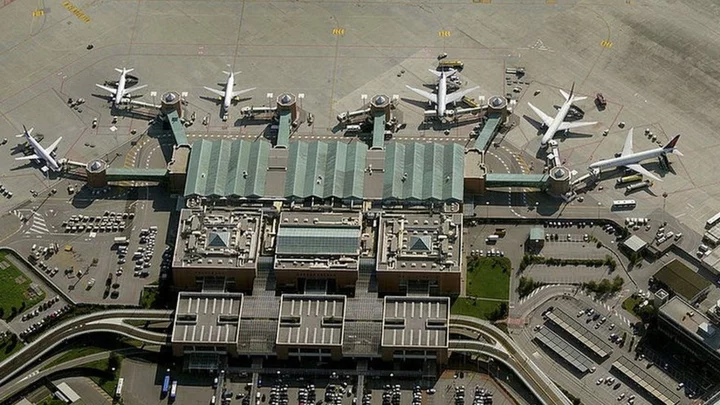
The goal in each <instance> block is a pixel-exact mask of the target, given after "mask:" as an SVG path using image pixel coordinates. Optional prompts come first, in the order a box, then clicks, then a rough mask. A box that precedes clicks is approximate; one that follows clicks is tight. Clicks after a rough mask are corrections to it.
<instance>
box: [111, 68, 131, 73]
mask: <svg viewBox="0 0 720 405" xmlns="http://www.w3.org/2000/svg"><path fill="white" fill-rule="evenodd" d="M133 70H135V68H130V69H125V68H122V69H120V68H115V71H116V72H118V73H122V74H125V73H130V72H132V71H133Z"/></svg>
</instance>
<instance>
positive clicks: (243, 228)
mask: <svg viewBox="0 0 720 405" xmlns="http://www.w3.org/2000/svg"><path fill="white" fill-rule="evenodd" d="M261 223H262V213H261V212H260V211H251V210H247V211H241V210H234V209H229V208H228V209H224V208H212V207H206V208H205V209H200V208H198V209H183V210H181V211H180V219H179V226H178V232H177V236H176V241H175V252H174V257H173V265H172V267H173V271H172V275H173V284H174V285H175V286H176V287H178V288H180V289H184V290H200V289H202V290H219V291H224V290H231V291H232V290H241V291H250V290H252V285H253V281H254V279H255V275H256V272H257V256H258V251H259V245H260V239H261V238H260V229H261V228H260V226H261Z"/></svg>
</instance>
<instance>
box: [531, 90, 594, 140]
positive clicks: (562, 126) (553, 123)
mask: <svg viewBox="0 0 720 405" xmlns="http://www.w3.org/2000/svg"><path fill="white" fill-rule="evenodd" d="M574 92H575V83H573V85H572V88H571V89H570V94H567V93H565V92H564V91H562V89H561V90H560V94H562V95H563V97H565V103H563V105H562V106H561V107H560V110H559V111H558V113H557V115H555V118H552V117H550V116H549V115H547V114H545V113H544V112H542V111H540V109H539V108H537V107H535V106H534V105H532V104H530V103H528V105H529V106H530V108H532V110H533V111H535V114H537V115H538V117H540V119H542V121H543V125H544V126H545V127H547V131H545V134H544V135H543V137H542V139H541V140H540V145H542V147H547V144H548V142H550V140H551V139H553V138H554V137H555V134H556V133H557V132H558V131H569V130H571V129H575V128H581V127H587V126H590V125H595V124H597V122H565V116H567V113H568V111H570V106H571V105H572V103H574V102H575V101H580V100H585V99H586V98H587V97H573V93H574Z"/></svg>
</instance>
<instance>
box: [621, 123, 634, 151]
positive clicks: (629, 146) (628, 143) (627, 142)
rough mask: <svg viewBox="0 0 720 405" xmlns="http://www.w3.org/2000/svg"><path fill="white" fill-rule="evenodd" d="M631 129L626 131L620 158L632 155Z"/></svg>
mask: <svg viewBox="0 0 720 405" xmlns="http://www.w3.org/2000/svg"><path fill="white" fill-rule="evenodd" d="M632 145H633V128H630V130H629V131H628V135H627V138H625V146H623V150H622V153H621V154H620V156H627V155H632V153H633V147H632Z"/></svg>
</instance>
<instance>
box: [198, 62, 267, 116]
mask: <svg viewBox="0 0 720 405" xmlns="http://www.w3.org/2000/svg"><path fill="white" fill-rule="evenodd" d="M223 73H225V74H226V75H228V78H227V83H225V89H224V90H222V91H221V90H217V89H213V88H211V87H205V90H208V91H211V92H213V93H215V94H217V95H218V96H220V97H222V106H223V110H224V111H225V112H226V113H227V111H228V110H229V109H230V104H231V103H232V102H233V101H235V100H237V98H236V97H237V96H239V95H241V94H243V93H247V92H248V91H253V90H255V89H256V88H257V87H253V88H251V89H245V90H239V91H233V86H235V75H236V74H240V72H226V71H224V70H223Z"/></svg>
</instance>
